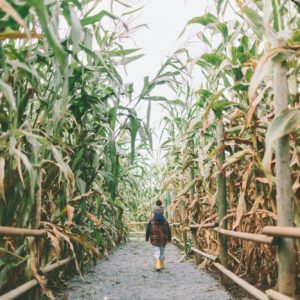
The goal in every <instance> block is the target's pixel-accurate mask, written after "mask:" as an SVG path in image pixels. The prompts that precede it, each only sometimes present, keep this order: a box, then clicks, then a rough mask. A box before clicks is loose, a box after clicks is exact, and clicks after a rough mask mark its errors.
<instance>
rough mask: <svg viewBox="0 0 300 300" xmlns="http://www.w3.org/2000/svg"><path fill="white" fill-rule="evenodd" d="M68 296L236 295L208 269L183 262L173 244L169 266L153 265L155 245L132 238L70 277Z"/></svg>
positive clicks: (178, 299)
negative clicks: (90, 267) (81, 273)
mask: <svg viewBox="0 0 300 300" xmlns="http://www.w3.org/2000/svg"><path fill="white" fill-rule="evenodd" d="M63 298H64V299H69V300H71V299H72V300H77V299H85V300H86V299H89V300H104V299H105V300H154V299H155V300H167V299H168V300H169V299H172V300H183V299H185V300H191V299H201V300H206V299H207V300H227V299H233V298H231V296H230V295H229V294H228V292H226V291H225V289H224V288H223V287H222V286H221V285H220V283H219V282H218V281H217V280H216V279H214V278H213V277H212V276H211V275H210V274H208V273H206V272H205V271H201V270H198V269H197V268H196V267H195V266H194V265H193V264H191V263H189V262H180V253H179V252H178V249H177V248H176V247H175V246H173V245H168V246H167V249H166V268H165V270H162V271H160V272H157V271H155V270H154V269H153V258H152V246H151V245H150V244H149V243H145V242H141V241H140V242H128V243H126V244H123V245H121V246H119V247H118V248H117V250H116V251H115V252H114V253H112V254H111V255H110V256H109V258H108V259H107V260H101V261H99V263H98V264H97V266H96V267H95V268H94V269H93V270H92V272H89V273H87V274H86V275H85V276H84V278H83V280H82V279H81V278H80V277H79V276H75V277H73V278H72V279H71V280H70V281H69V287H68V288H67V289H66V290H65V296H64V297H63Z"/></svg>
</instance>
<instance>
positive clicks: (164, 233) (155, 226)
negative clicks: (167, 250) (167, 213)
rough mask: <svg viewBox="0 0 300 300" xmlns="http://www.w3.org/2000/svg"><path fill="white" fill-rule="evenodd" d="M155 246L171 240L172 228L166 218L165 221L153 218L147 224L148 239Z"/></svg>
mask: <svg viewBox="0 0 300 300" xmlns="http://www.w3.org/2000/svg"><path fill="white" fill-rule="evenodd" d="M149 237H150V242H151V244H152V245H153V246H165V245H166V244H167V242H168V241H169V242H170V241H171V230H170V226H169V223H168V221H167V220H166V219H164V221H163V222H157V221H155V220H154V218H152V219H151V220H150V221H149V223H148V226H147V231H146V241H148V240H149Z"/></svg>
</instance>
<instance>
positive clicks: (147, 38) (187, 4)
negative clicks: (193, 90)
mask: <svg viewBox="0 0 300 300" xmlns="http://www.w3.org/2000/svg"><path fill="white" fill-rule="evenodd" d="M140 2H142V1H140ZM143 2H144V4H145V7H144V8H143V9H142V10H140V11H139V12H138V13H137V14H136V15H137V18H136V19H135V20H134V22H135V23H136V24H143V23H146V24H147V25H148V27H149V29H146V28H143V29H141V30H139V31H138V32H136V33H135V34H134V35H133V38H134V41H135V43H136V44H137V46H138V47H141V48H142V50H141V53H144V54H145V56H144V57H142V58H141V59H139V60H138V61H136V62H133V63H130V64H129V65H128V66H127V71H128V77H127V79H128V81H129V82H133V83H134V86H135V88H136V90H140V89H141V88H142V86H143V79H144V77H145V76H150V78H153V77H154V76H155V74H156V72H157V71H158V69H159V68H160V66H161V64H162V63H163V62H164V61H165V60H166V57H167V56H171V55H172V54H173V53H174V52H175V51H176V50H177V49H179V48H180V47H181V46H182V45H183V44H185V43H186V42H187V41H188V40H190V39H191V38H192V36H193V34H194V33H195V31H199V30H200V29H201V27H200V26H197V25H194V26H195V27H196V28H191V30H189V31H187V33H186V34H185V35H184V36H183V37H182V38H180V39H178V37H179V35H180V33H181V32H182V30H183V29H184V27H185V25H186V24H187V22H188V20H190V19H191V18H193V17H196V16H200V15H202V14H204V13H205V10H206V9H207V0H200V1H199V0H146V1H143ZM191 27H192V26H191ZM193 29H194V30H193ZM194 47H195V46H194ZM194 50H195V49H194ZM198 55H200V49H199V54H198ZM159 93H160V94H161V96H165V97H172V94H171V93H170V91H169V89H168V88H167V87H163V88H161V89H160V90H159ZM153 104H154V105H153V106H152V114H151V123H152V127H155V128H156V129H157V127H158V126H159V123H160V120H161V119H162V117H163V112H162V109H161V107H160V106H159V104H156V103H153ZM146 106H147V103H146V102H145V101H144V102H143V103H142V105H140V106H139V108H138V111H139V113H141V114H144V115H145V114H146ZM158 132H159V130H158V129H157V130H156V133H158ZM154 147H155V148H156V149H157V148H158V147H159V141H158V138H157V137H154Z"/></svg>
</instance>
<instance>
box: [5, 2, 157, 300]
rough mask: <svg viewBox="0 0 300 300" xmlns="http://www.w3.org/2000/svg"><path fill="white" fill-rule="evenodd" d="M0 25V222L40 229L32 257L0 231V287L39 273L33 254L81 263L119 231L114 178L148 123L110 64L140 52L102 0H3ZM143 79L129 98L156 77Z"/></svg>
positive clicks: (128, 170)
mask: <svg viewBox="0 0 300 300" xmlns="http://www.w3.org/2000/svg"><path fill="white" fill-rule="evenodd" d="M132 11H134V9H133V8H128V12H126V13H125V15H128V14H131V13H132ZM109 19H110V20H111V23H112V24H113V25H114V26H116V27H118V28H119V27H121V28H123V29H122V30H121V31H116V27H112V26H109V24H108V23H109V22H106V21H105V20H109ZM0 27H1V33H0V56H1V57H0V61H1V66H0V73H1V79H0V97H1V102H0V195H1V196H0V198H1V201H0V224H1V225H5V226H17V227H35V228H40V227H42V228H46V229H48V230H49V234H48V237H49V239H48V240H47V242H46V243H43V244H40V249H39V250H40V253H42V255H41V257H40V260H39V261H35V262H33V260H32V258H33V256H32V251H31V250H30V244H29V242H28V241H27V240H26V239H23V238H21V239H5V240H2V241H1V250H0V251H1V266H0V287H1V288H2V289H3V290H5V289H9V288H10V287H11V286H13V285H15V284H16V282H15V281H16V280H15V278H18V280H19V281H25V280H27V279H28V277H29V278H30V277H31V276H34V277H36V278H39V277H38V275H37V274H36V273H35V271H34V268H33V264H34V265H40V264H46V263H48V262H50V261H53V260H57V259H59V257H60V256H65V255H67V254H71V255H74V256H76V258H77V259H76V262H78V264H77V266H81V265H82V264H83V262H85V261H87V260H88V259H89V258H91V257H96V256H98V257H99V256H101V255H103V254H107V251H108V250H109V249H110V248H112V247H114V245H115V243H116V242H119V241H120V240H121V239H122V238H123V236H124V234H125V231H124V228H123V220H122V215H123V211H124V199H123V198H122V195H121V193H120V187H119V184H120V183H121V186H122V184H124V182H125V180H126V178H128V176H134V174H135V171H134V170H135V167H138V165H137V163H135V157H136V151H138V150H136V141H137V137H138V135H140V136H141V140H142V142H139V146H140V148H149V142H148V141H149V139H150V135H151V132H150V129H149V127H148V126H147V124H145V123H144V122H143V121H142V120H141V119H139V117H138V115H137V113H136V111H135V109H134V108H132V106H130V105H129V104H130V101H131V99H132V96H133V95H132V94H133V86H132V84H129V85H128V84H126V83H124V82H123V78H122V76H121V75H120V72H119V69H120V67H123V66H124V65H126V64H127V63H129V62H131V61H133V60H135V59H138V58H139V57H140V56H141V55H140V54H139V55H136V54H135V52H137V51H138V49H126V48H124V47H123V46H122V44H123V38H122V36H123V33H124V32H126V33H128V27H127V25H126V24H125V23H124V22H123V20H121V18H120V17H118V16H115V15H113V14H112V13H111V12H109V11H106V10H101V3H98V2H94V1H83V2H82V1H81V2H78V1H60V2H47V1H36V0H31V1H26V2H22V1H18V0H12V1H2V2H1V4H0ZM145 82H146V83H145V86H144V89H143V91H142V93H141V94H140V95H138V96H137V101H141V100H142V99H143V98H146V97H150V94H149V93H150V92H151V89H153V88H154V87H155V85H156V82H155V81H149V80H146V81H145ZM147 101H149V99H148V100H147ZM148 125H149V124H148ZM122 136H126V139H122ZM133 188H135V187H133ZM63 241H64V243H63ZM30 254H31V259H30V260H28V257H29V255H30ZM16 274H20V276H15V275H16ZM12 279H14V280H12ZM39 280H40V278H39ZM39 282H40V281H39ZM40 283H41V282H40ZM48 295H50V296H51V294H50V293H48Z"/></svg>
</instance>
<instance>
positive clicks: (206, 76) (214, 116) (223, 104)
mask: <svg viewBox="0 0 300 300" xmlns="http://www.w3.org/2000/svg"><path fill="white" fill-rule="evenodd" d="M298 19H299V12H298V11H297V9H295V4H294V3H292V2H288V1H285V2H282V3H279V2H277V1H272V3H269V2H266V3H265V7H264V6H263V2H261V1H255V2H249V3H248V2H247V3H243V2H242V1H235V2H234V1H216V7H215V8H214V9H209V10H208V12H207V13H206V14H205V15H202V16H198V17H195V18H193V19H191V20H190V21H189V22H188V27H190V26H201V27H202V30H201V32H199V33H198V34H197V35H196V38H199V41H200V45H201V46H202V48H203V53H201V54H200V56H199V57H197V58H196V59H191V58H189V61H192V62H193V63H194V64H195V63H196V65H197V66H199V67H200V68H201V71H202V73H203V82H202V84H201V87H200V88H199V89H197V90H195V91H193V95H194V100H193V101H191V102H190V103H187V104H186V105H185V107H184V109H185V111H188V112H192V113H191V114H189V117H188V118H184V119H185V121H184V122H183V123H182V124H181V125H183V126H180V128H175V131H174V130H172V133H169V138H168V141H167V142H166V143H165V145H168V148H167V149H166V150H167V154H166V156H167V157H168V161H167V163H166V165H165V168H164V178H168V175H169V176H170V178H173V182H170V181H166V182H165V183H164V186H163V191H164V192H165V190H168V189H171V188H174V187H175V190H176V194H177V197H174V198H173V200H174V202H173V204H172V205H173V215H174V218H175V221H176V220H180V221H183V222H186V221H187V222H209V221H212V220H217V206H216V174H217V172H218V169H217V167H216V159H215V158H216V154H217V152H218V151H221V150H223V149H217V144H216V123H217V120H219V119H221V118H222V119H223V120H224V125H225V133H226V134H225V155H226V159H225V163H224V164H223V167H222V170H221V171H223V172H226V177H227V191H228V192H227V196H228V215H227V216H226V219H227V221H228V225H229V227H230V228H232V229H238V230H241V231H247V232H260V230H261V228H262V227H263V226H264V225H267V224H271V225H273V224H275V222H276V219H277V211H276V203H275V194H276V187H275V185H274V182H273V177H272V176H273V173H272V172H273V166H274V164H273V162H272V145H273V142H274V141H276V140H277V139H278V138H280V137H282V136H283V135H286V134H290V137H291V139H290V154H291V162H290V168H291V173H292V174H291V175H292V176H291V178H292V198H293V222H294V224H295V225H296V226H299V201H298V200H297V199H298V198H299V197H297V195H298V193H299V185H298V179H299V176H297V174H298V171H299V162H298V157H299V151H298V150H297V149H298V146H297V145H298V143H299V136H298V133H297V128H299V120H300V119H299V111H298V108H299V105H298V98H297V95H298V81H297V74H298V62H297V49H298V42H297V40H298V39H297V35H298V31H299V25H298V23H299V22H297V21H298ZM187 29H188V28H186V30H187ZM263 37H264V39H263ZM278 39H280V41H281V43H283V44H282V45H281V46H275V44H274V43H276V41H278ZM186 51H188V49H185V52H186ZM181 52H182V51H181ZM278 62H283V63H284V64H285V66H286V68H287V69H286V74H287V79H288V87H289V95H288V97H289V109H288V110H285V111H284V112H282V113H281V114H280V115H278V116H277V117H275V118H274V101H273V98H274V90H275V87H274V86H272V66H273V65H274V64H276V63H278ZM192 76H193V74H192ZM174 106H176V105H174V104H173V105H170V106H169V107H170V109H172V110H177V109H178V105H177V106H176V107H177V108H175V109H173V107H174ZM173 128H174V126H173ZM173 128H172V129H173ZM174 149H177V151H174ZM263 158H264V160H263ZM186 161H188V163H186ZM193 163H196V164H197V168H196V175H195V181H194V182H193V181H192V182H191V177H190V176H189V167H190V166H191V165H192V164H193ZM270 175H272V176H271V177H270ZM277 175H278V174H277ZM193 186H195V189H196V190H195V194H194V197H192V198H191V197H188V196H189V195H190V194H192V187H193ZM199 238H200V237H199ZM199 242H200V244H201V247H203V248H204V249H207V250H208V251H211V252H212V253H216V251H217V247H218V244H217V243H216V236H215V235H214V233H210V232H209V233H207V235H206V237H205V239H204V238H200V240H199ZM229 258H230V260H229V265H230V267H231V268H232V269H233V270H234V271H235V272H236V273H238V274H248V275H247V276H248V277H249V278H248V279H249V280H250V281H252V282H253V283H255V284H257V285H258V286H262V285H270V286H272V285H274V284H275V280H276V277H277V276H276V272H277V269H276V267H275V264H274V261H275V253H274V251H273V250H271V249H270V248H269V247H268V246H264V245H261V246H257V245H255V246H254V245H251V244H249V243H246V242H236V241H230V243H229ZM253 262H255V263H253ZM297 264H299V257H297ZM258 270H259V271H258ZM257 271H258V272H259V274H258V276H256V278H254V277H252V276H251V274H257Z"/></svg>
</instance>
